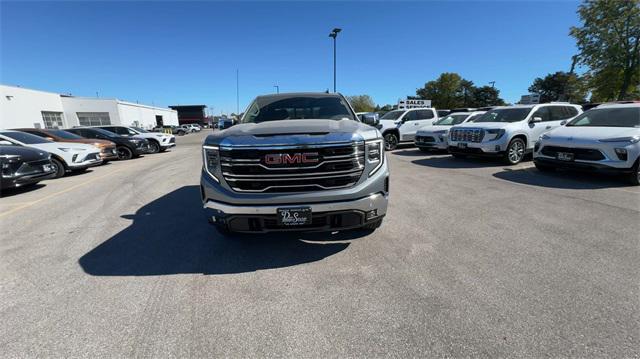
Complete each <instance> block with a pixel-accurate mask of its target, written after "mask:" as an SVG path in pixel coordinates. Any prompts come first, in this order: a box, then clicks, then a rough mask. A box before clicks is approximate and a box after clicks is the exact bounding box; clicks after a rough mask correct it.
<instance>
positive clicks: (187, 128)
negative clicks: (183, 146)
mask: <svg viewBox="0 0 640 359" xmlns="http://www.w3.org/2000/svg"><path fill="white" fill-rule="evenodd" d="M134 129H135V130H137V131H140V130H142V129H140V128H137V127H135V128H134ZM142 131H144V130H142ZM200 131H202V127H200V125H198V124H197V123H193V124H188V125H180V126H174V125H165V126H157V127H154V128H153V129H152V130H151V132H161V133H165V134H172V135H178V136H184V135H186V134H189V133H194V132H200ZM144 132H147V131H144Z"/></svg>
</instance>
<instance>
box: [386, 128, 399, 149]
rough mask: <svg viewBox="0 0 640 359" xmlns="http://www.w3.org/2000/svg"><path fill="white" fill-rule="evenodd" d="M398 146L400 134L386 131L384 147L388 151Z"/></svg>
mask: <svg viewBox="0 0 640 359" xmlns="http://www.w3.org/2000/svg"><path fill="white" fill-rule="evenodd" d="M396 147H398V136H396V134H395V133H393V132H388V133H385V135H384V149H385V150H386V151H393V150H395V149H396Z"/></svg>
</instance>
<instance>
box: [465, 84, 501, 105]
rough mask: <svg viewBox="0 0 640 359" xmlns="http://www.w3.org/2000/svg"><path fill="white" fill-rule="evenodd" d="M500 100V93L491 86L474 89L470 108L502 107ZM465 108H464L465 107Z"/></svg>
mask: <svg viewBox="0 0 640 359" xmlns="http://www.w3.org/2000/svg"><path fill="white" fill-rule="evenodd" d="M504 105H505V102H504V100H503V99H501V98H500V91H499V90H498V89H496V88H494V87H491V86H482V87H474V88H473V91H472V102H471V104H470V106H471V107H486V106H504ZM465 107H466V106H465Z"/></svg>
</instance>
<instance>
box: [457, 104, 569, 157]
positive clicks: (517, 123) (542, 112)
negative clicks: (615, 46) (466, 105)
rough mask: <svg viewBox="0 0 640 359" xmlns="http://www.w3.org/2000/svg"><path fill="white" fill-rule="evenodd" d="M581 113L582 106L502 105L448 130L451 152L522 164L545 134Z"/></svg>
mask: <svg viewBox="0 0 640 359" xmlns="http://www.w3.org/2000/svg"><path fill="white" fill-rule="evenodd" d="M580 113H582V108H581V107H580V106H579V105H572V104H569V103H545V104H537V105H516V106H502V107H497V108H495V109H492V110H491V111H488V112H487V113H485V114H484V115H482V116H480V117H479V118H477V119H475V120H474V121H473V122H471V123H467V124H462V125H457V126H453V127H452V128H451V129H450V130H449V139H448V140H449V152H450V153H451V154H452V155H453V156H454V157H466V156H469V155H471V156H473V155H475V156H484V155H493V156H500V157H502V158H503V159H504V160H505V162H506V163H508V164H512V165H514V164H516V163H519V162H520V161H522V159H523V158H524V156H525V154H527V153H528V152H532V151H533V147H534V145H535V143H536V141H537V140H538V138H539V137H540V136H541V135H542V134H543V133H545V132H548V131H550V130H552V129H554V128H556V127H560V126H562V125H564V124H565V123H566V122H567V121H568V120H570V119H572V118H574V117H575V116H577V115H579V114H580Z"/></svg>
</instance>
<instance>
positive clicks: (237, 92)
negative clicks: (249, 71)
mask: <svg viewBox="0 0 640 359" xmlns="http://www.w3.org/2000/svg"><path fill="white" fill-rule="evenodd" d="M238 113H240V71H239V70H238V69H236V114H238Z"/></svg>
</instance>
